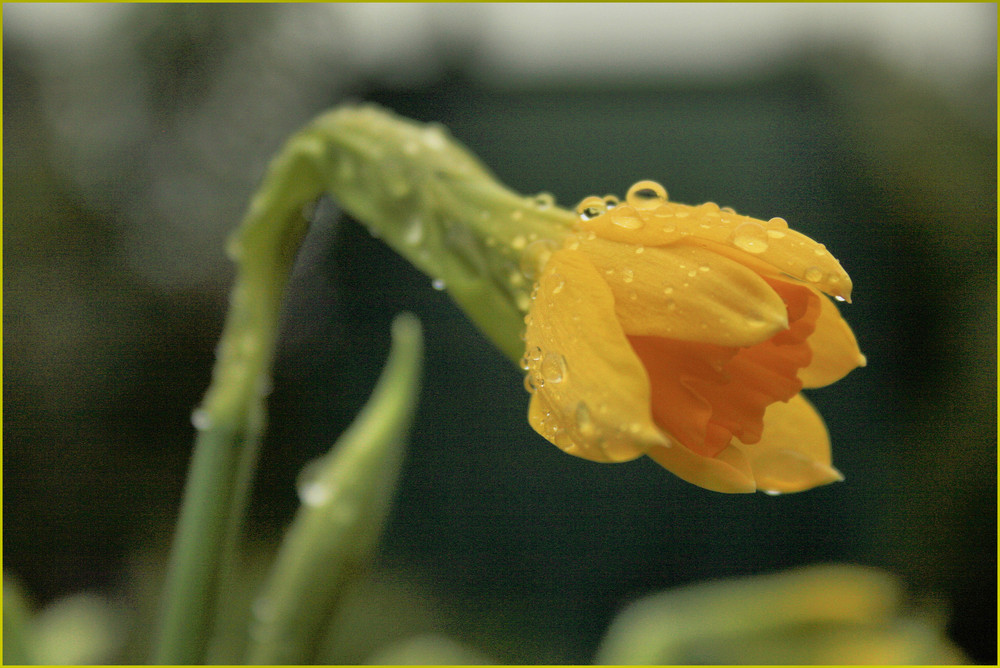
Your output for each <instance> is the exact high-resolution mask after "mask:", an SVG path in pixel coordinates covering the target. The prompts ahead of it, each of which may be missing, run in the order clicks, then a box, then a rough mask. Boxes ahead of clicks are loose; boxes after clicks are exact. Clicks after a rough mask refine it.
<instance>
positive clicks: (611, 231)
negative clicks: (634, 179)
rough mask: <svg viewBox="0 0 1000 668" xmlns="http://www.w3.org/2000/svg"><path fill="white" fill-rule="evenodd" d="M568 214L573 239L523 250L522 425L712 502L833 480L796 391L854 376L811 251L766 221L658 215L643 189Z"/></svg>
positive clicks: (812, 415)
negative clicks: (648, 463)
mask: <svg viewBox="0 0 1000 668" xmlns="http://www.w3.org/2000/svg"><path fill="white" fill-rule="evenodd" d="M577 212H578V214H579V216H580V220H579V224H578V227H577V229H576V230H575V232H574V233H573V234H570V235H568V236H566V237H564V238H563V239H562V243H561V245H559V244H550V245H549V246H547V247H546V248H544V249H541V250H542V251H543V252H536V253H535V255H536V256H537V257H536V258H535V259H536V260H537V264H538V270H537V283H536V285H535V291H534V293H533V295H532V301H531V304H530V308H529V312H528V316H527V318H526V319H525V321H526V322H527V331H526V334H525V342H526V353H525V356H524V359H523V360H522V367H523V368H524V369H525V370H526V371H527V372H528V373H527V376H526V379H525V383H526V386H527V387H528V389H529V391H531V392H532V397H531V405H530V409H529V420H530V422H531V425H532V427H533V428H534V429H535V430H536V431H538V433H540V434H541V435H542V436H544V437H545V438H546V439H548V440H549V441H550V442H552V443H554V444H555V445H557V446H559V447H560V448H562V449H563V450H564V451H566V452H568V453H570V454H573V455H577V456H579V457H583V458H586V459H591V460H594V461H601V462H621V461H626V460H630V459H634V458H636V457H639V456H641V455H648V456H650V457H652V458H653V459H654V460H655V461H656V462H658V463H659V464H660V465H662V466H663V467H665V468H666V469H668V470H670V471H671V472H673V473H675V474H676V475H678V476H680V477H681V478H683V479H685V480H687V481H689V482H692V483H694V484H696V485H700V486H702V487H705V488H707V489H710V490H715V491H720V492H752V491H755V490H757V489H760V490H763V491H767V492H795V491H800V490H805V489H809V488H812V487H815V486H817V485H822V484H826V483H830V482H833V481H835V480H840V479H842V476H841V474H840V473H839V472H838V471H837V470H836V469H834V468H833V467H832V466H831V464H830V443H829V437H828V435H827V432H826V428H825V426H824V424H823V421H822V419H821V418H820V417H819V415H818V414H817V413H816V411H815V410H814V409H813V407H812V406H811V405H810V404H809V403H808V402H807V401H806V399H805V398H803V397H802V395H801V394H800V390H802V389H803V388H812V387H820V386H823V385H827V384H829V383H832V382H834V381H836V380H839V379H840V378H842V377H843V376H845V375H846V374H847V373H848V372H849V371H851V370H852V369H854V368H855V367H858V366H863V365H864V364H865V358H864V356H863V355H862V354H861V352H860V351H859V350H858V346H857V342H856V340H855V338H854V335H853V333H852V332H851V330H850V328H849V327H848V325H847V324H846V323H845V322H844V320H843V319H842V318H841V316H840V314H839V312H838V310H837V307H836V305H835V304H834V303H833V302H832V301H831V300H830V299H829V298H828V297H827V296H825V295H824V294H823V293H826V294H827V295H831V296H832V297H834V298H836V299H838V300H841V301H847V300H849V299H850V293H851V280H850V278H849V277H848V276H847V274H846V273H845V272H844V270H843V269H842V268H841V266H840V264H839V263H838V262H837V260H836V259H834V258H833V256H831V255H830V253H829V252H827V251H826V249H825V247H824V246H823V245H822V244H818V243H816V242H815V241H813V240H812V239H810V238H808V237H806V236H804V235H802V234H799V233H797V232H794V231H792V230H790V229H789V228H788V225H787V224H786V223H785V221H784V220H782V219H780V218H772V219H771V220H769V221H766V222H765V221H761V220H755V219H753V218H749V217H746V216H741V215H738V214H736V213H735V212H734V211H732V210H731V209H720V208H719V207H718V206H717V205H715V204H712V203H709V204H703V205H701V206H686V205H683V204H676V203H673V202H670V201H668V200H667V195H666V192H665V191H664V189H663V187H662V186H660V185H659V184H658V183H654V182H652V181H643V182H640V183H637V184H635V185H634V186H633V187H632V188H631V189H630V190H629V193H628V196H627V197H626V201H625V202H619V201H618V200H617V198H615V197H613V196H608V197H605V198H598V197H590V198H587V199H585V200H583V201H582V202H581V203H580V205H579V206H578V208H577ZM529 259H530V258H529Z"/></svg>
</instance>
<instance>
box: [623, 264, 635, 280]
mask: <svg viewBox="0 0 1000 668" xmlns="http://www.w3.org/2000/svg"><path fill="white" fill-rule="evenodd" d="M622 280H623V281H624V282H626V283H631V282H632V281H633V280H635V272H634V271H632V270H631V269H629V268H628V267H625V268H624V269H622Z"/></svg>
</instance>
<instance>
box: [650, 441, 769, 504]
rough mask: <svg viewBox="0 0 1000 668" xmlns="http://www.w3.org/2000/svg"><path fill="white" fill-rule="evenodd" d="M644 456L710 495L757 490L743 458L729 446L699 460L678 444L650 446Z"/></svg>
mask: <svg viewBox="0 0 1000 668" xmlns="http://www.w3.org/2000/svg"><path fill="white" fill-rule="evenodd" d="M646 454H647V455H649V456H650V458H651V459H652V460H653V461H655V462H656V463H657V464H659V465H660V466H662V467H663V468H665V469H667V470H668V471H670V472H671V473H673V474H674V475H676V476H677V477H678V478H681V479H683V480H687V481H688V482H690V483H692V484H694V485H698V486H699V487H704V488H705V489H708V490H711V491H713V492H725V493H728V494H743V493H749V492H754V491H756V490H757V486H756V484H755V483H754V477H753V471H752V470H751V468H750V465H749V463H748V462H747V459H746V457H745V456H744V455H743V453H742V452H740V451H739V450H738V449H736V448H735V447H733V446H729V447H728V448H726V449H725V450H723V451H722V452H720V453H719V454H717V455H716V456H715V457H703V456H701V455H699V454H696V453H694V452H693V451H691V450H688V449H687V448H685V447H684V446H683V445H680V444H679V443H678V444H675V445H672V446H670V447H663V446H660V447H653V448H650V449H649V451H647V452H646Z"/></svg>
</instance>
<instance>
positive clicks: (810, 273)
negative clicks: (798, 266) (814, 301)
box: [804, 267, 823, 283]
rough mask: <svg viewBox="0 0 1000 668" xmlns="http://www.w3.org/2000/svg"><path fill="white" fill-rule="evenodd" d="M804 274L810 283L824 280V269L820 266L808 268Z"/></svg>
mask: <svg viewBox="0 0 1000 668" xmlns="http://www.w3.org/2000/svg"><path fill="white" fill-rule="evenodd" d="M804 276H805V278H806V280H807V281H809V282H810V283H819V282H820V281H822V280H823V270H822V269H820V268H819V267H809V268H808V269H806V271H805V274H804Z"/></svg>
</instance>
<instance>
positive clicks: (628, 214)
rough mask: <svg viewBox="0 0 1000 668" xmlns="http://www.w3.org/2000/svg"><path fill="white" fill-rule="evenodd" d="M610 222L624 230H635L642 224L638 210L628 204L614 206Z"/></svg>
mask: <svg viewBox="0 0 1000 668" xmlns="http://www.w3.org/2000/svg"><path fill="white" fill-rule="evenodd" d="M611 222H612V223H614V224H615V225H617V226H618V227H624V228H625V229H626V230H637V229H639V228H640V227H642V225H643V222H642V218H640V217H639V212H638V211H636V210H635V209H634V208H633V207H632V206H630V205H628V204H625V205H622V206H618V207H615V210H614V211H613V212H612V213H611Z"/></svg>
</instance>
